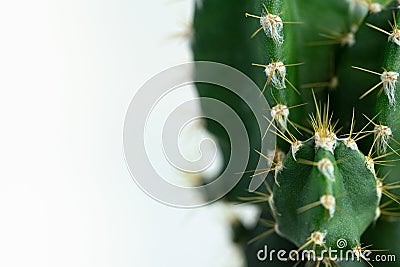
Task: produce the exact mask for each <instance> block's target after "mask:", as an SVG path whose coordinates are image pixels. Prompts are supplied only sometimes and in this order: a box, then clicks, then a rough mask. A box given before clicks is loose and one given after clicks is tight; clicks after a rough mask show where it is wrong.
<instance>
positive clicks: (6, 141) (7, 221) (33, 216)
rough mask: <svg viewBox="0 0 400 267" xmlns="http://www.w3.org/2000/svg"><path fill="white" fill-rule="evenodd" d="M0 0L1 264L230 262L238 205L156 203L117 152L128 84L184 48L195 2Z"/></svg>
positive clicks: (209, 266) (132, 87) (178, 56)
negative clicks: (182, 34)
mask: <svg viewBox="0 0 400 267" xmlns="http://www.w3.org/2000/svg"><path fill="white" fill-rule="evenodd" d="M0 3H1V4H0V38H1V39H0V92H1V95H0V123H1V128H0V129H1V130H0V155H1V158H0V160H1V162H0V266H7V267H14V266H18V267H19V266H21V267H22V266H30V267H36V266H40V267H46V266H49V267H50V266H51V267H54V266H57V267H63V266H65V267H67V266H68V267H70V266H74V267H79V266H82V267H83V266H85V267H92V266H93V267H103V266H104V267H106V266H107V267H108V266H113V267H117V266H118V267H119V266H121V267H122V266H124V267H125V266H135V267H136V266H137V267H140V266H145V267H162V266H166V267H169V266H178V267H179V266H185V267H186V266H193V267H214V266H215V267H225V266H226V267H236V266H241V264H242V263H241V262H240V259H241V257H240V255H238V254H237V251H236V250H235V248H234V247H232V246H231V243H230V240H229V234H230V233H229V227H228V223H229V218H231V217H232V216H234V214H237V213H241V214H243V213H246V212H247V211H241V212H240V211H237V209H236V210H233V209H232V208H228V207H225V206H223V205H221V204H220V205H216V206H212V207H206V208H202V209H196V210H181V209H176V208H171V207H167V206H163V205H161V204H159V203H158V202H156V201H154V200H152V199H150V198H149V197H147V195H145V194H144V193H143V192H141V191H140V190H139V188H138V187H137V186H136V184H135V183H134V182H133V180H132V178H131V177H130V175H129V172H128V170H127V168H126V165H125V162H124V157H123V148H122V127H123V120H124V116H125V112H126V110H127V107H128V105H129V102H130V100H131V99H132V97H133V95H134V93H135V91H136V90H137V89H138V88H139V87H140V86H141V85H142V84H143V83H144V82H145V81H146V80H147V79H149V78H151V77H152V76H153V75H155V74H156V73H157V72H159V71H162V70H164V69H165V68H167V67H170V66H173V65H175V64H178V63H182V62H186V61H188V60H190V59H191V54H190V50H189V42H188V41H187V40H185V39H184V38H176V33H179V32H184V31H185V24H187V23H189V22H190V18H191V13H192V9H193V4H194V2H192V1H189V0H183V1H169V2H168V0H156V1H140V2H139V1H128V0H125V1H124V0H96V1H95V0H68V1H67V0H37V1H31V0H13V1H4V0H2V1H0ZM172 35H175V38H173V37H171V36H172ZM178 35H179V34H178ZM182 94H183V95H185V94H186V95H188V96H190V95H191V96H193V95H194V93H193V91H190V90H188V91H186V92H184V93H182ZM171 101H172V100H171ZM188 112H193V114H198V112H199V110H198V107H197V106H196V107H193V110H190V111H188ZM199 132H200V131H199ZM192 141H194V142H195V141H196V140H192ZM193 147H194V146H191V145H188V146H187V153H188V154H191V153H193V154H196V151H190V149H191V148H193ZM164 171H166V172H170V170H167V169H165V170H164ZM246 214H247V213H246ZM253 215H254V212H252V211H251V212H249V213H248V215H245V217H246V218H247V219H249V218H252V216H253ZM242 216H243V215H242Z"/></svg>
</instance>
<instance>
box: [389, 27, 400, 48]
mask: <svg viewBox="0 0 400 267" xmlns="http://www.w3.org/2000/svg"><path fill="white" fill-rule="evenodd" d="M389 41H391V42H393V43H395V44H397V45H398V46H400V31H399V29H394V31H393V32H392V34H390V35H389Z"/></svg>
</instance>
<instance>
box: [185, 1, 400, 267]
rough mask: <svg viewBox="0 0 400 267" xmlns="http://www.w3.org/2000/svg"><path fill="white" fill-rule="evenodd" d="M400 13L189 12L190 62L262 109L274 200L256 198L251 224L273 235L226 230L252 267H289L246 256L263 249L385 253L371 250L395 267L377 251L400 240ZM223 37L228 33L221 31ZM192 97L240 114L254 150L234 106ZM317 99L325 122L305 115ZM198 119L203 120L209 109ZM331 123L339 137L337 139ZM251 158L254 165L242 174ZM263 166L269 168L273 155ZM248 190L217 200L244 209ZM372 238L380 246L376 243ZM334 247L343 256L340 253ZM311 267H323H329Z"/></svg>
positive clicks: (271, 6)
mask: <svg viewBox="0 0 400 267" xmlns="http://www.w3.org/2000/svg"><path fill="white" fill-rule="evenodd" d="M399 5H400V1H398V0H395V1H390V0H389V1H388V0H375V1H371V0H325V1H321V0H307V1H298V0H254V1H233V2H232V1H229V0H203V4H202V7H199V6H196V12H195V18H194V26H195V27H194V30H195V32H194V38H193V45H192V47H193V52H194V56H195V59H196V60H213V61H218V62H222V63H226V64H229V65H232V66H234V67H236V68H238V69H240V70H242V71H243V72H245V73H246V74H248V75H249V76H250V77H251V78H252V79H254V80H255V82H256V83H257V85H258V86H259V88H260V92H261V94H260V97H265V99H266V100H267V101H268V103H269V105H270V109H269V110H266V112H269V113H270V114H269V115H270V117H272V120H267V121H266V124H267V125H268V130H270V131H273V132H275V133H276V135H277V138H278V142H277V150H276V153H275V156H272V158H273V157H274V164H273V168H272V169H271V172H270V173H269V174H268V176H267V178H268V179H267V180H268V186H272V190H270V189H269V187H268V186H267V189H264V188H262V189H260V190H259V191H258V192H257V193H258V196H260V197H259V198H256V197H255V198H253V200H254V202H255V203H257V204H259V206H260V209H261V210H262V215H261V218H260V222H263V220H265V218H267V219H268V220H272V219H273V220H275V222H274V224H273V225H269V228H268V229H267V230H266V231H265V232H262V230H263V229H264V228H265V227H263V225H262V223H261V224H259V225H258V226H257V227H254V228H253V229H246V228H245V227H244V226H243V225H242V224H240V222H237V224H235V225H234V229H236V230H235V233H236V237H235V238H234V240H235V242H236V243H239V244H240V245H241V247H242V248H243V251H244V252H245V254H246V259H247V260H248V266H249V267H256V266H292V265H293V263H292V262H280V261H272V262H270V264H266V263H262V262H259V261H257V259H256V258H255V255H254V254H255V253H256V251H257V249H259V247H257V245H258V244H259V242H261V241H265V242H267V243H268V245H269V246H271V247H272V248H274V247H277V248H279V249H286V250H292V249H293V247H294V245H295V247H296V248H297V249H298V250H303V249H314V250H315V252H316V253H317V254H319V253H321V251H322V250H323V249H326V248H331V249H343V250H353V251H356V252H357V251H358V252H359V250H360V249H361V248H360V246H361V242H367V245H368V244H380V245H382V246H385V247H378V249H387V250H389V251H391V252H393V253H395V254H397V256H398V257H399V258H400V248H399V246H397V244H395V243H394V245H393V246H391V247H390V243H389V242H387V241H386V240H385V239H387V238H390V237H388V236H390V235H393V236H398V233H399V232H400V230H399V229H400V220H399V219H398V218H395V216H396V215H400V214H396V212H394V210H396V209H399V207H398V206H399V204H400V198H398V197H397V196H396V193H397V192H396V191H400V186H399V184H398V173H399V171H400V164H399V163H398V161H399V157H400V150H399V149H400V83H399V77H400V32H399V29H398V25H399V24H400V13H399V12H398V9H399ZM224 10H225V11H224ZM221 13H222V14H221ZM393 15H394V16H393ZM246 17H247V18H246ZM388 19H389V20H390V23H391V25H388V24H387V20H388ZM232 25H234V26H232ZM228 27H229V28H231V27H235V29H237V31H235V32H233V31H226V28H228ZM252 34H253V35H252ZM211 40H212V41H211ZM215 40H220V42H215ZM352 67H353V68H352ZM381 67H383V69H381ZM197 88H198V92H199V94H200V96H208V97H212V98H216V99H218V100H221V101H223V102H225V103H227V104H228V105H229V106H232V107H234V108H235V109H236V110H238V114H239V115H240V116H241V117H242V118H245V124H246V125H247V126H248V129H249V132H250V143H251V145H252V147H251V148H250V149H251V150H254V149H255V150H257V147H258V145H259V143H261V142H263V140H260V139H257V137H256V136H255V135H256V134H254V133H256V132H257V131H256V130H257V129H256V128H257V125H255V124H254V121H252V119H251V118H250V117H249V116H248V112H247V110H246V109H245V108H244V107H242V106H241V105H240V104H239V101H238V99H236V98H235V97H234V96H231V95H229V94H226V93H225V94H224V93H219V92H218V91H217V90H215V86H212V85H204V84H203V85H197ZM311 89H312V90H311ZM379 90H381V92H380V93H379V94H376V92H377V91H379ZM372 92H374V93H372ZM316 98H318V99H330V103H327V104H325V106H326V108H325V109H324V110H323V111H322V112H321V108H320V106H318V105H311V103H312V102H314V103H316V100H315V99H316ZM359 98H361V99H359ZM306 104H309V105H306ZM328 106H330V107H331V108H332V109H333V115H329V108H328ZM202 108H203V111H204V112H205V113H207V112H209V111H208V109H207V106H203V107H202ZM352 112H353V119H352V120H350V118H351V117H352V116H351V115H352V114H351V113H352ZM312 113H315V114H316V116H315V117H311V126H312V128H313V129H312V130H309V129H307V127H305V125H307V124H308V123H309V120H308V118H309V116H308V114H312ZM336 119H339V124H338V125H340V126H342V128H340V130H338V131H335V130H334V128H335V127H334V126H336V123H335V122H336ZM371 128H372V129H371ZM208 129H209V130H210V131H211V132H212V133H214V134H215V135H216V136H217V137H218V141H219V142H220V146H221V147H222V150H223V154H224V156H225V159H228V158H229V153H230V151H229V148H230V147H229V140H228V139H227V137H226V134H225V133H224V132H223V131H221V129H219V128H218V127H216V126H215V125H213V124H212V123H210V124H208ZM355 129H358V130H359V131H358V132H356V130H355ZM348 132H350V134H346V133H348ZM298 140H303V141H298ZM288 143H289V145H288ZM257 151H259V150H257ZM259 156H260V154H257V153H253V155H252V159H251V163H250V164H249V166H250V169H251V168H252V167H253V166H255V165H256V164H255V163H254V160H258V159H259ZM261 156H263V157H265V158H266V159H268V160H269V161H272V158H271V155H268V157H267V156H265V155H261ZM261 173H265V171H264V172H261ZM248 180H249V175H248V172H245V175H244V182H241V183H240V184H239V186H238V187H237V188H235V190H233V191H231V192H230V193H229V194H228V196H227V197H226V198H225V200H228V201H235V200H237V199H238V198H239V197H243V196H246V197H247V196H250V199H251V194H249V192H246V188H247V187H246V185H247V184H248ZM272 183H273V185H272ZM266 202H269V205H268V204H267V203H266ZM399 210H400V209H399ZM397 212H398V211H397ZM269 224H270V223H269ZM239 226H240V227H239ZM383 228H385V229H383ZM367 229H368V230H367ZM273 232H275V233H276V234H274V235H272V237H271V236H269V234H271V233H273ZM365 232H366V234H365ZM379 232H382V233H383V232H384V233H385V234H386V235H388V236H387V237H380V235H379ZM254 240H256V242H254ZM338 240H345V241H346V243H347V246H346V247H338V244H337V242H338ZM248 241H251V242H250V243H251V244H248V243H247V242H248ZM397 243H398V242H397ZM279 246H281V247H279ZM282 246H283V247H282ZM308 264H309V265H307V264H306V266H313V265H312V264H315V265H316V266H321V267H322V266H324V267H330V266H336V264H337V262H336V261H335V262H331V261H326V260H317V261H316V262H309V263H308ZM340 264H341V266H349V267H353V266H366V265H367V264H364V263H351V262H347V263H346V262H342V263H340ZM385 264H386V263H385ZM374 265H377V266H386V265H384V263H382V265H380V263H374ZM387 266H398V265H396V264H395V263H394V264H393V265H390V264H388V265H387Z"/></svg>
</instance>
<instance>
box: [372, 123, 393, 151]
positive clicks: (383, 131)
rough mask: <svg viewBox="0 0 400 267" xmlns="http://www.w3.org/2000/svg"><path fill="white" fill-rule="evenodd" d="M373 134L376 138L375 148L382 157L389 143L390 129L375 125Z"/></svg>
mask: <svg viewBox="0 0 400 267" xmlns="http://www.w3.org/2000/svg"><path fill="white" fill-rule="evenodd" d="M374 134H375V138H376V143H375V147H376V150H377V152H378V155H383V154H385V153H386V150H387V148H388V144H389V141H390V136H391V135H392V134H393V133H392V128H390V127H389V126H385V125H376V126H375V128H374Z"/></svg>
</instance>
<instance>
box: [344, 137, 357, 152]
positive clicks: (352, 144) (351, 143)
mask: <svg viewBox="0 0 400 267" xmlns="http://www.w3.org/2000/svg"><path fill="white" fill-rule="evenodd" d="M343 143H344V145H345V146H346V147H348V148H350V149H351V150H358V146H357V143H356V141H354V139H351V138H346V139H344V140H343Z"/></svg>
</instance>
